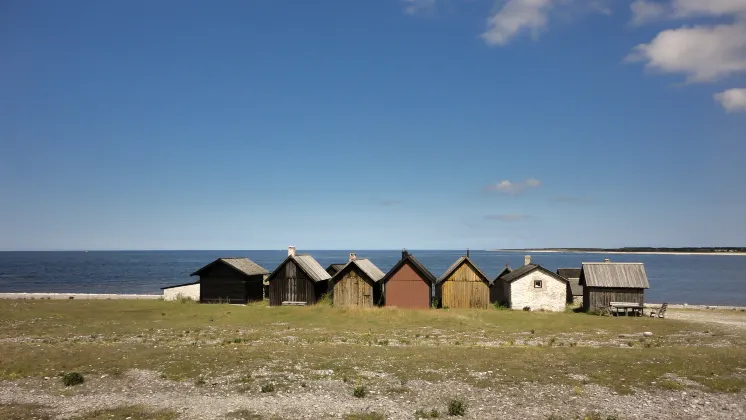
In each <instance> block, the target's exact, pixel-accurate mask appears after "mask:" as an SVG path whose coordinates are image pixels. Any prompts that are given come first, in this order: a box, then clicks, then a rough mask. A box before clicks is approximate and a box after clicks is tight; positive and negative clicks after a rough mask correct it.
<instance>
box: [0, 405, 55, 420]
mask: <svg viewBox="0 0 746 420" xmlns="http://www.w3.org/2000/svg"><path fill="white" fill-rule="evenodd" d="M53 418H54V416H52V415H51V414H50V413H49V411H48V408H47V407H44V406H41V405H36V404H0V420H18V419H37V420H51V419H53Z"/></svg>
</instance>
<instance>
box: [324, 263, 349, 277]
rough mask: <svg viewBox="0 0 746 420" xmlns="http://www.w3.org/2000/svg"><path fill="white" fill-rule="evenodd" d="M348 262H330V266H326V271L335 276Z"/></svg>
mask: <svg viewBox="0 0 746 420" xmlns="http://www.w3.org/2000/svg"><path fill="white" fill-rule="evenodd" d="M345 265H346V264H329V267H326V272H327V273H329V275H330V276H332V277H334V275H335V274H337V273H339V270H341V269H342V268H344V266H345Z"/></svg>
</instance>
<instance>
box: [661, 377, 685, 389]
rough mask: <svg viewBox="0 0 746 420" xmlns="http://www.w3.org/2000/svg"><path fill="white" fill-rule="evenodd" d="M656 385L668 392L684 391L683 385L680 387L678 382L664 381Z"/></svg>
mask: <svg viewBox="0 0 746 420" xmlns="http://www.w3.org/2000/svg"><path fill="white" fill-rule="evenodd" d="M658 385H659V386H660V387H661V388H663V389H667V390H669V391H680V390H682V389H684V385H682V384H681V383H679V382H676V381H672V380H670V379H664V380H662V381H660V382H659V383H658Z"/></svg>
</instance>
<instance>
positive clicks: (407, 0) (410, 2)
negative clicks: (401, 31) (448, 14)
mask: <svg viewBox="0 0 746 420" xmlns="http://www.w3.org/2000/svg"><path fill="white" fill-rule="evenodd" d="M402 2H404V13H406V14H408V15H412V16H416V15H428V16H429V15H432V14H433V13H435V10H436V8H437V4H436V0H402Z"/></svg>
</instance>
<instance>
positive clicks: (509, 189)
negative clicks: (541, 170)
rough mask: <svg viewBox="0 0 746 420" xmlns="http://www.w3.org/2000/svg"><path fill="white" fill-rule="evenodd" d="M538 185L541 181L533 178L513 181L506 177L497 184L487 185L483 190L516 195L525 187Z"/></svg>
mask: <svg viewBox="0 0 746 420" xmlns="http://www.w3.org/2000/svg"><path fill="white" fill-rule="evenodd" d="M540 186H541V181H539V180H538V179H535V178H528V179H527V180H525V181H522V182H515V183H513V182H510V181H509V180H507V179H506V180H503V181H500V182H498V183H497V184H492V185H488V186H487V187H485V189H484V190H485V191H487V192H499V193H502V194H507V195H518V194H521V193H522V192H523V191H524V190H526V189H527V188H538V187H540Z"/></svg>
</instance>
